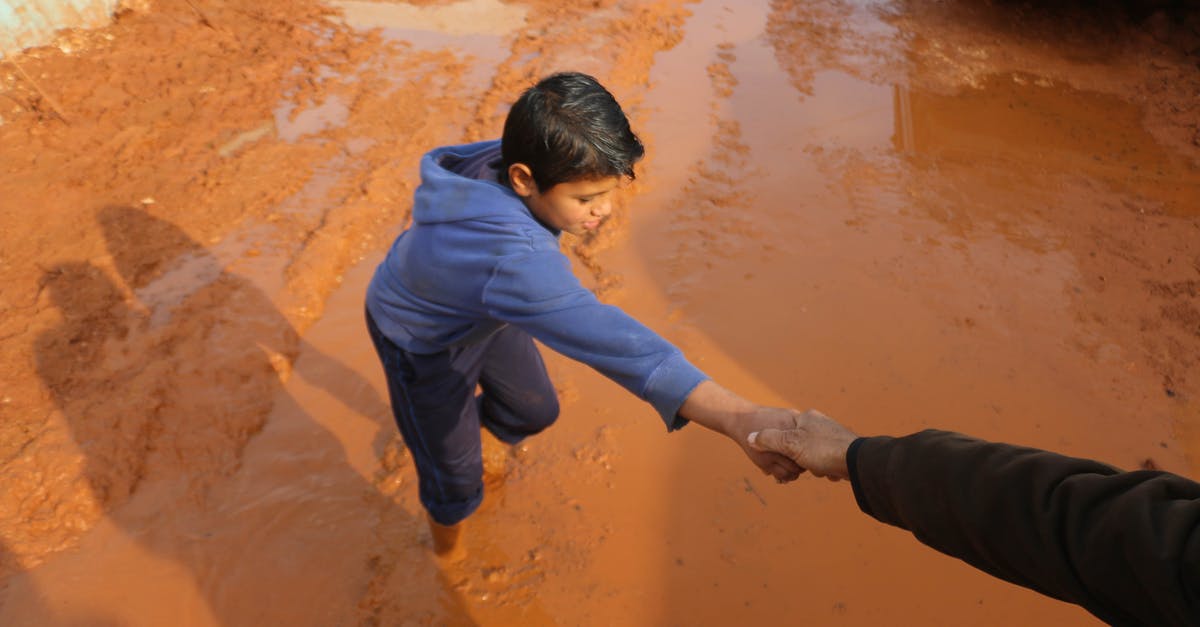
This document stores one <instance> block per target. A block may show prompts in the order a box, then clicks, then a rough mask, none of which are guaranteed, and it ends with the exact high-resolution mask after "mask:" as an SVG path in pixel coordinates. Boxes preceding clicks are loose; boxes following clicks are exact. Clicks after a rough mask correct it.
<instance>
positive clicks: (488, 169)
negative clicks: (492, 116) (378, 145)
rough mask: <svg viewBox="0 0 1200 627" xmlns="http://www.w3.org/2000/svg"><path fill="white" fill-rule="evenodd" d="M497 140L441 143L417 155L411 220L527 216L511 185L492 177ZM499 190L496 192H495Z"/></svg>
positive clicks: (496, 161) (497, 158) (430, 221)
mask: <svg viewBox="0 0 1200 627" xmlns="http://www.w3.org/2000/svg"><path fill="white" fill-rule="evenodd" d="M500 158H501V157H500V140H498V139H495V140H490V141H484V142H476V143H473V144H463V145H460V146H445V147H442V148H437V149H435V150H432V151H430V152H429V153H427V154H426V155H425V156H424V157H423V158H422V159H421V186H420V187H418V188H417V191H416V193H415V194H414V195H413V221H414V222H417V223H421V224H435V223H440V222H459V221H462V220H479V219H484V220H488V221H492V220H495V221H501V222H504V221H508V220H510V219H512V218H514V217H518V216H519V217H520V219H523V220H527V219H528V218H529V217H530V213H529V210H528V209H527V208H526V207H525V203H523V202H521V198H520V197H519V196H517V195H516V194H515V193H514V192H513V191H512V189H511V188H509V187H508V186H507V185H503V184H501V183H499V182H497V181H496V180H495V175H494V173H495V171H496V169H498V168H499V167H500ZM497 191H499V192H500V193H499V194H498V193H496V192H497Z"/></svg>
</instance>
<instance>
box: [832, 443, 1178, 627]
mask: <svg viewBox="0 0 1200 627" xmlns="http://www.w3.org/2000/svg"><path fill="white" fill-rule="evenodd" d="M846 462H847V466H848V469H849V475H850V480H851V483H852V484H853V486H854V496H855V498H856V499H857V501H858V505H859V507H860V508H861V509H862V510H863V511H864V512H866V513H867V514H869V515H871V516H873V517H875V518H876V519H878V520H880V521H882V522H885V523H888V524H890V525H895V526H897V527H900V528H903V529H907V530H909V531H911V532H912V533H913V535H915V536H916V537H917V539H919V540H920V541H921V542H923V543H925V544H927V545H929V546H931V547H933V548H935V549H937V550H938V551H941V552H943V553H946V554H948V555H952V556H954V557H958V558H960V559H962V560H964V561H966V562H967V563H969V564H971V565H972V566H975V567H977V568H979V569H981V570H983V571H985V572H988V573H990V574H992V575H994V576H996V577H999V578H1001V579H1005V580H1007V581H1010V582H1012V583H1015V584H1018V585H1021V586H1025V587H1027V588H1031V589H1033V590H1036V591H1038V592H1041V593H1043V594H1046V595H1049V596H1052V597H1055V598H1058V599H1061V600H1064V601H1068V602H1070V603H1075V604H1078V605H1080V606H1082V607H1083V608H1085V609H1087V610H1088V611H1089V612H1091V613H1092V614H1094V615H1096V616H1097V617H1099V618H1100V619H1101V620H1103V621H1105V622H1108V623H1111V624H1115V625H1200V484H1197V483H1196V482H1194V481H1190V480H1188V479H1186V478H1184V477H1180V476H1178V475H1173V474H1170V473H1166V472H1158V471H1135V472H1122V471H1120V470H1118V469H1116V468H1113V467H1111V466H1107V465H1105V464H1101V463H1099V462H1095V461H1091V460H1086V459H1076V458H1071V457H1065V456H1062V455H1058V454H1055V453H1050V452H1046V451H1041V450H1037V449H1030V448H1024V447H1018V446H1012V445H1007V444H997V443H992V442H986V441H982V440H978V439H974V438H970V437H967V436H964V435H960V434H957V433H950V432H946V431H935V430H930V431H923V432H920V433H917V434H914V435H910V436H907V437H902V438H892V437H886V436H880V437H870V438H859V439H857V440H855V441H854V442H853V444H851V445H850V447H849V450H848V451H847V455H846Z"/></svg>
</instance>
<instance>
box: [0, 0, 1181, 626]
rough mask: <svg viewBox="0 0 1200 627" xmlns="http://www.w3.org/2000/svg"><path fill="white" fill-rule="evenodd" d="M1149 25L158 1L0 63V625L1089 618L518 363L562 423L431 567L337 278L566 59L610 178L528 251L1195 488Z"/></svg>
mask: <svg viewBox="0 0 1200 627" xmlns="http://www.w3.org/2000/svg"><path fill="white" fill-rule="evenodd" d="M1042 4H1045V3H1042ZM1159 4H1162V3H1144V4H1138V3H1125V4H1112V5H1104V6H1103V7H1102V8H1101V9H1102V10H1098V9H1096V8H1095V7H1092V6H1090V5H1089V6H1088V7H1079V6H1074V5H1070V4H1067V5H1061V6H1056V7H1052V8H1047V7H1044V6H1041V5H1034V4H1024V3H1015V2H995V3H973V2H965V1H963V2H927V1H923V0H908V1H905V0H895V1H891V2H885V1H879V2H867V1H864V2H844V1H841V2H821V3H816V2H799V1H788V0H774V1H766V0H756V1H753V2H734V1H733V0H703V1H700V2H683V1H682V0H650V1H643V2H634V1H632V0H599V1H589V2H549V1H546V2H543V1H540V0H530V1H528V2H500V1H498V0H463V1H460V2H444V1H442V2H439V1H421V2H409V3H387V2H357V1H351V0H346V1H343V2H331V3H330V4H320V3H313V2H275V1H272V0H267V1H263V2H257V3H254V5H253V6H252V7H250V6H242V5H241V4H239V3H220V2H211V1H200V0H195V1H176V0H160V1H158V2H150V3H143V4H138V3H130V4H129V5H126V8H124V9H123V10H122V12H121V13H120V14H119V15H118V17H117V19H116V20H115V21H114V23H113V24H112V25H111V26H110V27H107V28H103V29H96V30H89V31H71V32H64V33H62V34H61V35H60V36H59V38H58V39H57V40H56V41H55V42H54V43H53V45H50V46H45V47H41V48H36V49H31V50H28V51H26V52H25V53H24V54H21V55H16V56H14V57H12V58H11V59H7V60H3V61H0V146H2V148H0V220H2V221H3V223H4V224H5V228H4V229H3V230H0V381H2V382H3V383H2V385H0V465H2V467H3V474H4V477H5V487H4V490H3V491H0V623H2V624H6V625H9V624H11V625H77V624H85V625H162V624H181V625H197V626H203V625H250V624H295V625H341V624H355V625H359V624H362V625H400V624H418V625H420V624H452V625H460V624H463V625H465V624H568V625H573V624H634V625H651V624H653V625H659V624H680V625H683V624H712V625H718V624H731V623H737V622H744V621H750V622H771V623H778V622H784V623H795V624H807V623H814V624H853V625H873V624H881V623H891V622H897V621H899V622H903V623H912V624H942V625H952V624H954V625H956V624H965V623H970V624H979V625H1009V624H1032V623H1037V624H1064V625H1068V624H1070V625H1076V624H1077V625H1088V624H1094V623H1095V621H1094V620H1093V619H1091V618H1090V617H1089V616H1088V615H1087V614H1086V613H1084V612H1082V611H1081V610H1079V609H1077V608H1074V607H1071V606H1068V605H1065V604H1062V603H1059V602H1056V601H1052V600H1048V599H1045V598H1042V597H1039V596H1038V595H1036V594H1034V593H1032V592H1029V591H1026V590H1023V589H1020V588H1016V587H1013V586H1011V585H1008V584H1004V583H1001V582H998V581H995V580H993V579H990V578H988V577H986V576H984V575H982V574H980V573H977V572H975V571H973V570H971V569H970V568H968V567H966V566H965V565H963V564H961V563H959V562H957V561H954V560H951V559H949V558H946V557H943V556H940V555H937V554H933V553H931V552H930V551H928V550H926V549H924V548H923V547H922V546H920V545H919V544H918V543H917V542H916V541H915V540H913V539H912V538H911V537H910V536H908V535H907V534H905V533H902V532H899V531H897V530H894V529H890V528H884V527H882V526H880V525H878V524H876V523H874V522H872V521H871V520H869V519H867V518H866V517H865V516H863V515H862V514H861V513H859V512H858V510H857V508H856V507H855V505H854V503H853V498H852V496H851V494H850V491H849V488H848V486H846V485H830V484H826V483H824V482H819V481H815V480H807V481H803V480H802V481H800V482H798V483H795V484H791V485H787V486H778V485H775V484H774V483H773V482H770V481H767V480H765V478H763V477H761V476H759V475H757V473H756V472H754V469H753V467H752V466H751V465H749V464H748V463H747V462H746V460H745V459H744V458H743V457H742V456H741V453H740V452H739V451H738V450H737V449H736V448H735V447H733V446H731V445H729V444H728V443H726V442H724V441H721V440H720V439H719V438H717V437H716V436H714V435H712V434H709V433H706V432H704V431H703V430H701V429H699V428H695V427H693V428H688V429H685V430H683V431H681V432H679V433H676V434H670V435H667V434H665V433H663V430H662V427H661V423H660V422H659V421H658V420H657V418H656V417H655V416H654V414H653V411H652V410H651V409H650V408H649V407H648V406H646V405H644V404H643V403H641V402H639V401H637V400H636V399H634V398H632V397H630V396H629V395H628V394H626V393H624V392H623V391H621V390H620V389H619V388H618V387H617V386H616V385H615V384H612V383H611V382H608V381H607V380H605V379H603V378H602V377H600V376H599V375H598V374H596V373H595V372H593V371H591V370H590V369H588V368H587V367H585V366H582V365H580V364H576V363H573V362H570V361H569V360H566V359H564V358H561V357H560V356H557V355H553V354H551V353H549V352H548V351H547V359H548V366H549V368H550V370H551V374H552V376H553V377H554V379H555V384H556V387H557V389H558V391H559V395H560V398H561V400H562V406H563V410H564V411H563V416H562V418H561V419H560V420H559V423H558V424H556V425H555V426H554V427H553V428H552V429H550V430H549V431H547V432H546V433H545V434H544V435H541V436H539V437H538V438H535V439H534V440H532V441H531V442H529V443H528V445H527V447H525V448H523V449H521V450H519V451H506V450H504V449H503V448H502V447H499V446H491V445H490V444H494V443H489V446H488V447H487V451H486V455H487V458H488V459H487V468H488V474H489V476H488V488H487V489H488V492H487V496H486V499H485V502H484V505H483V507H482V509H481V510H480V511H479V512H478V514H476V515H475V516H473V517H472V518H471V519H470V521H469V525H470V527H469V530H468V536H467V540H466V541H467V545H468V549H469V553H470V555H469V557H468V558H467V559H466V560H464V561H463V562H461V563H458V564H452V565H446V564H440V563H438V562H437V560H436V559H435V558H434V557H433V556H432V554H431V552H430V550H429V537H428V532H427V530H426V529H425V526H424V521H423V512H422V511H421V508H420V505H419V503H418V502H417V499H416V486H415V477H414V475H413V469H412V466H411V464H410V463H409V461H408V458H407V456H406V453H405V452H404V449H403V446H402V445H401V444H400V442H399V439H398V437H397V435H396V432H395V428H394V426H393V425H392V424H391V418H390V412H389V409H388V407H387V404H386V389H385V387H384V385H383V381H382V373H381V372H380V369H379V366H378V364H377V363H376V362H375V357H374V354H373V352H372V350H371V348H370V343H369V340H368V338H367V337H366V333H365V329H364V327H363V322H362V310H361V307H362V294H363V290H364V289H365V285H366V282H367V280H368V278H369V276H370V272H371V270H372V269H373V267H374V265H375V264H376V263H377V262H378V261H379V259H380V258H381V257H382V254H383V252H384V251H385V249H386V247H387V245H388V244H389V243H390V241H391V239H392V238H393V237H394V236H395V235H396V234H397V233H398V232H399V231H400V230H401V229H402V228H403V227H404V225H405V222H406V220H407V219H408V213H409V209H410V197H411V193H412V190H413V188H414V186H415V185H416V183H417V180H416V164H417V160H418V159H419V157H420V155H421V154H422V153H423V152H424V151H425V150H427V149H429V148H431V147H434V146H437V145H442V144H447V143H456V142H463V141H472V140H478V139H484V138H491V137H495V136H497V135H498V134H499V130H500V127H501V124H502V121H503V116H504V113H505V110H506V106H507V103H508V102H509V101H510V100H511V99H512V98H513V97H514V95H515V94H516V93H518V92H519V91H520V90H521V89H522V88H524V87H525V86H527V85H528V84H530V83H531V82H532V81H533V80H535V79H536V78H537V77H539V76H542V75H544V74H546V73H548V72H551V71H554V70H560V69H577V70H582V71H586V72H589V73H592V74H594V75H596V76H597V77H599V78H600V79H601V80H602V81H603V82H605V83H606V84H607V85H608V86H609V87H610V89H611V90H612V91H613V92H614V93H615V94H616V96H617V97H618V99H619V100H620V101H621V102H622V103H623V105H625V107H626V109H627V111H628V112H629V113H630V116H631V119H632V122H633V126H634V128H635V130H637V131H638V132H639V133H640V134H641V135H642V136H643V139H644V141H645V143H646V145H647V148H648V154H647V158H646V160H645V162H644V163H643V164H642V165H641V166H640V169H639V176H638V179H637V181H636V182H635V183H634V184H633V185H631V186H630V188H629V189H628V190H626V191H625V192H624V197H623V198H622V202H621V203H620V204H621V206H620V208H619V210H618V211H617V212H616V214H615V215H614V216H613V217H612V218H611V219H610V220H609V222H608V223H606V224H605V225H604V226H603V227H602V228H601V230H600V231H599V232H598V233H596V234H594V235H592V236H590V237H588V238H585V239H576V238H571V237H569V236H568V237H567V238H565V240H564V248H565V249H567V250H568V251H569V252H570V254H571V256H572V259H573V260H574V261H575V262H576V269H577V273H578V274H579V276H580V277H581V278H582V279H583V280H584V281H585V283H586V284H587V285H589V287H592V288H593V289H595V290H596V291H597V293H599V294H600V295H601V297H602V298H603V299H605V300H606V301H608V302H612V303H614V304H617V305H620V306H621V307H623V308H625V309H626V310H627V311H629V312H630V313H632V314H634V315H635V316H636V317H638V318H639V319H641V320H643V321H644V322H646V323H647V324H648V325H650V326H651V327H653V328H655V329H657V330H659V331H660V332H661V333H663V334H664V335H666V336H667V337H669V338H670V339H671V340H672V341H674V342H676V343H677V344H678V345H679V346H681V347H682V348H683V349H684V350H685V352H686V353H687V354H688V355H689V356H690V357H691V358H692V359H693V361H694V362H695V363H697V365H699V366H700V367H702V368H703V369H705V370H706V371H707V372H708V373H709V374H710V375H712V376H713V377H714V378H716V379H717V380H719V381H721V382H722V383H724V384H726V385H728V386H729V387H732V388H734V389H736V390H738V391H739V392H742V393H743V394H745V395H747V396H749V397H751V398H753V399H755V400H757V401H760V402H763V403H771V404H778V405H788V406H796V407H802V408H803V407H816V408H819V409H821V410H823V411H825V412H826V413H829V414H830V415H832V416H834V417H836V418H838V419H840V420H842V421H844V422H846V423H847V424H849V425H850V426H851V427H852V428H854V429H856V430H857V431H859V432H861V433H895V434H900V433H907V432H911V431H915V430H918V429H922V428H925V427H940V428H947V429H953V430H959V431H963V432H967V433H971V434H975V435H979V436H982V437H987V438H992V439H997V440H1004V441H1010V442H1017V443H1021V444H1027V445H1032V446H1038V447H1042V448H1049V449H1054V450H1058V451H1061V452H1064V453H1068V454H1073V455H1080V456H1086V457H1094V458H1099V459H1103V460H1105V461H1108V462H1111V463H1113V464H1116V465H1118V466H1123V467H1128V468H1133V467H1138V466H1146V465H1148V464H1149V465H1153V466H1155V467H1158V468H1162V469H1165V470H1170V471H1173V472H1178V473H1182V474H1187V475H1191V476H1196V475H1197V472H1198V470H1200V469H1198V468H1197V463H1198V461H1197V460H1200V404H1198V403H1197V397H1198V395H1200V357H1198V355H1200V296H1198V294H1197V292H1198V291H1200V98H1197V94H1198V93H1200V65H1198V63H1200V17H1198V15H1200V14H1198V13H1197V11H1196V10H1195V9H1192V8H1189V7H1188V6H1187V5H1186V4H1184V5H1164V6H1158V5H1159Z"/></svg>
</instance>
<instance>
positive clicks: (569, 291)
mask: <svg viewBox="0 0 1200 627" xmlns="http://www.w3.org/2000/svg"><path fill="white" fill-rule="evenodd" d="M499 159H500V142H499V141H488V142H479V143H475V144H467V145H463V146H447V147H443V148H438V149H436V150H433V151H432V152H430V153H428V154H426V155H425V157H424V158H422V159H421V185H420V187H418V188H417V191H416V193H415V194H414V198H413V212H412V215H413V223H412V226H411V227H409V229H408V230H407V231H405V232H404V233H401V234H400V236H399V237H397V238H396V241H395V243H394V244H392V248H391V250H390V251H389V252H388V255H387V257H386V258H385V259H384V260H383V262H382V263H380V264H379V267H378V268H377V269H376V270H375V276H374V277H373V278H372V279H371V285H370V287H368V288H367V310H368V311H369V312H370V314H371V317H372V318H374V319H375V323H376V324H377V325H378V326H379V329H380V330H381V331H382V332H383V333H384V335H386V336H387V337H388V338H389V339H390V340H391V341H392V342H394V343H395V344H396V345H397V346H399V347H400V348H402V349H404V350H406V351H409V352H411V353H419V354H427V353H436V352H439V351H443V350H446V349H447V348H450V347H453V346H462V345H466V344H470V343H473V342H477V341H480V340H482V339H484V338H486V337H488V336H489V335H491V334H492V333H494V332H496V331H497V330H499V329H500V328H501V327H503V326H504V325H505V324H512V325H515V326H516V327H518V328H520V329H522V330H524V331H526V332H527V333H529V334H530V335H532V336H533V337H535V338H537V339H538V340H539V341H541V342H542V343H543V344H545V345H546V346H549V347H550V348H552V349H554V350H556V351H558V352H560V353H562V354H564V355H566V356H567V357H570V358H572V359H575V360H578V361H581V362H583V363H585V364H587V365H589V366H591V367H593V368H595V369H596V370H597V371H599V372H600V373H601V374H603V375H604V376H606V377H608V378H610V379H612V380H613V381H615V382H617V383H618V384H620V385H621V386H622V387H624V388H625V389H626V390H629V391H630V392H632V393H633V394H635V395H636V396H637V397H638V398H641V399H642V400H645V401H647V402H649V403H650V404H651V405H653V406H654V409H656V410H657V411H658V413H659V414H660V415H661V416H662V418H663V420H664V421H665V422H666V424H667V429H668V430H674V429H678V428H679V427H682V426H683V425H684V424H686V422H687V421H686V420H684V419H683V418H680V417H679V416H678V412H679V407H680V405H682V404H683V401H684V399H686V398H687V396H688V394H690V393H691V392H692V390H693V389H694V388H695V387H696V386H697V385H699V384H700V382H702V381H704V380H705V379H707V377H706V376H705V375H704V373H703V372H701V371H700V370H699V369H697V368H696V367H695V366H693V365H692V364H691V363H689V362H688V360H687V359H686V358H684V356H683V353H681V352H680V351H679V349H678V348H675V347H674V346H673V345H671V343H669V342H667V341H666V340H664V339H663V338H662V337H660V336H659V335H658V334H657V333H655V332H654V331H651V330H650V329H648V328H647V327H646V326H644V325H642V324H641V323H640V322H638V321H637V320H634V319H633V318H631V317H630V316H629V315H628V314H626V313H625V312H623V311H621V310H620V309H619V308H617V307H614V306H612V305H605V304H603V303H601V302H600V301H599V300H597V299H596V296H595V294H593V293H592V292H591V291H590V290H588V289H586V288H584V287H583V285H581V284H580V283H579V279H577V278H575V274H574V273H573V272H572V271H571V263H570V261H569V260H568V259H567V257H566V256H565V255H563V253H562V252H561V250H560V249H559V244H558V235H559V234H558V232H556V231H554V230H552V229H550V228H548V227H546V226H545V225H543V224H542V223H541V222H539V221H538V220H537V219H536V218H534V217H533V214H531V213H530V212H529V209H527V208H526V207H525V204H524V203H523V202H522V201H521V199H520V197H519V196H517V195H516V194H515V193H513V191H512V190H511V189H510V188H509V187H508V186H506V185H503V184H500V183H498V182H496V180H495V168H496V167H498V162H499Z"/></svg>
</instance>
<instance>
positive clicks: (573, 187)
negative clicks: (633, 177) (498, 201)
mask: <svg viewBox="0 0 1200 627" xmlns="http://www.w3.org/2000/svg"><path fill="white" fill-rule="evenodd" d="M523 167H524V166H523V165H522V164H514V165H513V168H523ZM514 174H516V175H517V176H514ZM509 180H510V182H511V183H512V188H513V191H514V192H516V193H517V195H518V196H520V197H521V199H522V200H523V201H525V206H526V207H529V211H530V212H531V213H532V214H533V215H534V216H535V217H536V218H537V219H538V220H541V221H542V222H543V223H545V224H546V225H548V226H550V227H553V228H556V229H558V230H560V231H566V232H567V233H570V234H572V235H583V234H585V233H587V232H588V231H594V230H595V229H596V227H598V226H600V223H601V222H603V221H604V219H605V218H607V217H608V215H609V214H610V213H612V206H613V205H612V203H613V192H614V191H615V190H616V189H617V187H618V186H619V185H620V184H621V179H620V177H616V176H609V177H605V178H600V179H582V180H578V181H567V182H564V183H559V184H558V185H555V186H554V187H551V188H550V189H547V190H545V191H541V190H539V189H538V188H537V185H536V184H534V182H533V177H532V176H529V175H528V174H526V173H525V172H521V173H520V174H518V173H517V172H513V171H510V172H509Z"/></svg>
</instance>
